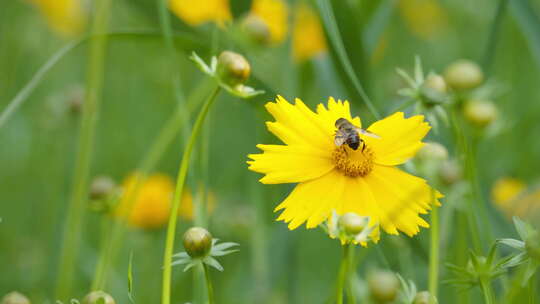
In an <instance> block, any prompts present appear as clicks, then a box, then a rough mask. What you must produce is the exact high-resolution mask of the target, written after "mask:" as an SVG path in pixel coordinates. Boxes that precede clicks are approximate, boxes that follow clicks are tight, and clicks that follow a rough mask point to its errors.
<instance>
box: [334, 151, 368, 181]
mask: <svg viewBox="0 0 540 304" xmlns="http://www.w3.org/2000/svg"><path fill="white" fill-rule="evenodd" d="M332 158H333V159H334V164H335V165H336V167H335V168H336V169H338V171H340V172H341V173H343V174H345V175H346V176H350V177H358V176H366V175H367V174H368V173H369V172H371V169H373V151H371V149H369V148H368V147H367V146H366V147H365V148H364V149H363V151H362V147H361V146H360V147H359V148H358V149H357V150H353V149H351V148H349V147H348V146H347V145H342V146H340V147H336V149H335V150H334V152H333V153H332Z"/></svg>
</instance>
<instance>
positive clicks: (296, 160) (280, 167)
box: [247, 145, 334, 184]
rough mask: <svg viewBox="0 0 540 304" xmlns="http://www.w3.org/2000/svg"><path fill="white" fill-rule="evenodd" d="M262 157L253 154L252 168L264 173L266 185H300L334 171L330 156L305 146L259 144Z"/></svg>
mask: <svg viewBox="0 0 540 304" xmlns="http://www.w3.org/2000/svg"><path fill="white" fill-rule="evenodd" d="M257 148H259V149H261V150H263V151H264V153H263V154H250V155H248V157H249V158H251V159H252V160H251V161H248V162H247V163H248V164H249V169H250V170H252V171H255V172H259V173H264V174H266V176H264V177H263V178H262V179H261V180H260V182H261V183H263V184H280V183H298V182H304V181H308V180H311V179H314V178H317V177H320V176H322V175H324V174H326V173H328V171H330V170H332V169H333V168H334V164H333V162H332V158H331V154H330V153H328V152H321V151H320V150H316V149H312V148H310V147H306V146H298V145H295V146H282V145H257Z"/></svg>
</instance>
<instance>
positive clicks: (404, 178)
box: [364, 166, 443, 236]
mask: <svg viewBox="0 0 540 304" xmlns="http://www.w3.org/2000/svg"><path fill="white" fill-rule="evenodd" d="M364 181H365V183H366V184H367V185H368V186H369V190H370V191H371V193H372V194H373V198H374V199H375V201H376V204H375V206H376V208H377V209H378V210H377V211H376V212H374V214H377V215H378V216H379V218H380V223H381V226H382V227H383V229H384V230H385V231H386V232H388V233H390V234H397V233H398V232H397V230H400V231H403V232H404V233H406V234H407V235H409V236H412V235H415V234H416V233H417V232H418V231H419V226H421V227H426V228H427V227H429V224H428V223H427V222H426V221H424V220H423V219H422V218H421V217H420V216H419V213H422V214H424V213H427V211H428V210H430V209H431V205H433V204H435V205H437V206H439V205H440V202H439V201H438V200H437V199H438V198H441V197H443V195H442V194H441V193H439V192H438V191H437V190H435V189H433V188H431V187H430V186H429V185H428V184H427V182H426V181H425V180H424V179H422V178H419V177H416V176H414V175H410V174H408V173H406V172H404V171H402V170H400V169H397V168H394V167H385V166H374V168H373V171H372V172H371V173H370V174H369V175H368V176H366V177H365V178H364ZM433 191H434V192H433Z"/></svg>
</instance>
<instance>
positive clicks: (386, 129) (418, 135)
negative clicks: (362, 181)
mask: <svg viewBox="0 0 540 304" xmlns="http://www.w3.org/2000/svg"><path fill="white" fill-rule="evenodd" d="M430 128H431V127H430V126H429V124H428V123H427V122H425V121H424V116H422V115H415V116H412V117H410V118H405V117H404V116H403V112H397V113H395V114H393V115H391V116H388V117H386V118H384V119H382V120H379V121H377V122H375V123H374V124H372V125H371V126H370V127H369V128H368V131H370V132H372V133H375V134H377V135H379V136H380V138H371V137H367V136H364V137H363V139H364V140H365V141H366V144H367V145H368V147H369V148H370V149H371V150H372V151H373V152H374V155H375V160H374V162H375V163H376V164H379V165H386V166H395V165H399V164H402V163H404V162H406V161H407V160H408V159H409V158H411V157H413V156H414V155H415V154H416V152H417V151H418V149H420V148H421V147H422V146H423V143H422V141H421V140H422V139H423V138H424V137H425V136H426V134H427V133H428V131H429V129H430Z"/></svg>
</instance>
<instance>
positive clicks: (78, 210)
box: [56, 0, 111, 300]
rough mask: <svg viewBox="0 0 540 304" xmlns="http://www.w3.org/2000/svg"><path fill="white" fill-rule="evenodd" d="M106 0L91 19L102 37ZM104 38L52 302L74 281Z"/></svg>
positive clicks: (93, 58) (89, 89)
mask: <svg viewBox="0 0 540 304" xmlns="http://www.w3.org/2000/svg"><path fill="white" fill-rule="evenodd" d="M110 3H111V1H110V0H100V1H97V2H96V8H97V12H96V14H95V17H94V21H93V26H92V33H94V34H102V33H104V32H105V31H106V29H107V24H108V19H109V12H110ZM106 46H107V38H106V36H105V35H100V36H96V37H95V38H94V39H93V41H92V44H91V47H90V55H89V56H90V58H89V61H88V74H87V86H86V96H85V102H84V106H83V116H82V120H81V129H80V137H79V143H78V155H77V162H76V165H75V173H74V178H73V189H72V192H71V197H70V200H69V202H70V203H69V206H68V213H67V218H66V223H65V227H64V235H63V241H62V250H61V253H60V266H59V271H58V282H57V290H56V298H57V299H59V300H66V299H67V297H68V296H69V293H70V292H71V287H72V282H73V279H74V276H73V273H74V266H75V263H76V257H77V254H78V249H79V248H80V245H79V243H80V239H81V228H82V223H83V220H84V211H85V202H86V196H87V191H88V189H87V184H88V179H89V175H90V159H91V155H92V150H93V144H94V134H95V125H96V120H97V113H98V111H99V104H100V101H101V91H102V86H103V69H104V61H105V50H106Z"/></svg>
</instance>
